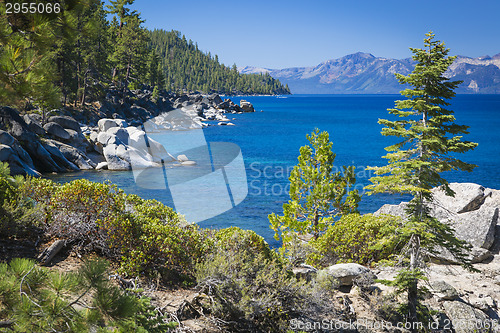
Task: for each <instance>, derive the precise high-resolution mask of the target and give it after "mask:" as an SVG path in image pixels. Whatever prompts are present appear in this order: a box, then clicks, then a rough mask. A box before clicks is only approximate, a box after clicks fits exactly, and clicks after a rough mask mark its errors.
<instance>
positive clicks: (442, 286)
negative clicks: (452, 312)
mask: <svg viewBox="0 0 500 333" xmlns="http://www.w3.org/2000/svg"><path fill="white" fill-rule="evenodd" d="M430 285H431V288H432V291H433V293H434V294H435V295H436V296H438V297H439V299H440V300H446V301H453V300H455V299H457V298H458V297H459V295H458V292H457V290H456V289H455V288H454V287H453V286H452V285H450V284H448V283H447V282H445V281H442V280H438V281H432V282H431V283H430Z"/></svg>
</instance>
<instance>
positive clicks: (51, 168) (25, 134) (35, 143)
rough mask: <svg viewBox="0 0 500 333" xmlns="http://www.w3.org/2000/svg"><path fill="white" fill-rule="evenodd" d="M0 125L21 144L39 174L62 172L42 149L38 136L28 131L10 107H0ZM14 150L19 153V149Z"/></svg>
mask: <svg viewBox="0 0 500 333" xmlns="http://www.w3.org/2000/svg"><path fill="white" fill-rule="evenodd" d="M0 124H2V125H3V126H4V127H5V128H8V129H9V130H8V132H9V134H11V135H12V136H13V137H14V138H16V139H17V140H18V141H19V142H22V148H23V150H24V151H25V152H26V153H27V154H29V156H30V159H32V161H33V164H34V167H35V168H36V170H37V171H41V172H63V171H66V170H65V168H63V167H61V166H59V165H58V164H57V163H56V162H55V161H54V160H53V159H52V157H51V155H50V154H49V152H47V150H46V149H45V148H44V147H43V145H42V144H41V142H40V140H39V138H38V136H37V135H36V134H35V133H33V132H32V131H30V130H29V128H28V125H27V124H26V122H25V121H24V119H23V118H22V117H21V116H20V115H19V113H18V112H17V111H16V110H14V109H12V108H10V107H0ZM14 149H15V150H16V151H17V152H18V154H19V152H20V150H19V149H16V147H15V146H14ZM21 153H22V152H21Z"/></svg>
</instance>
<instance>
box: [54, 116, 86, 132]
mask: <svg viewBox="0 0 500 333" xmlns="http://www.w3.org/2000/svg"><path fill="white" fill-rule="evenodd" d="M49 122H54V123H57V124H59V125H61V126H62V127H63V128H64V129H68V128H69V129H71V130H73V131H76V132H79V133H81V132H82V131H81V128H80V124H79V123H78V122H77V121H76V120H75V118H73V117H70V116H52V117H50V118H49Z"/></svg>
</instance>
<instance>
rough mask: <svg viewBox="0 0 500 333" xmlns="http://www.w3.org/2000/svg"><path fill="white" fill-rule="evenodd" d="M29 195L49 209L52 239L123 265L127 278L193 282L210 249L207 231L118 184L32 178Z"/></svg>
mask: <svg viewBox="0 0 500 333" xmlns="http://www.w3.org/2000/svg"><path fill="white" fill-rule="evenodd" d="M28 182H29V185H28V186H26V187H25V188H24V190H23V191H24V193H25V195H26V196H28V197H29V198H31V199H32V200H34V201H35V202H37V203H38V204H39V205H40V206H42V207H44V210H45V212H46V217H45V221H46V222H45V225H44V229H45V232H46V236H48V237H55V238H60V239H64V240H66V242H67V244H69V245H71V246H73V248H74V249H76V250H77V251H80V252H87V253H88V252H98V253H100V254H103V255H104V256H106V257H107V258H109V259H112V260H114V261H118V262H119V264H120V266H121V272H122V273H125V274H127V275H134V276H135V275H138V274H146V275H151V274H153V273H154V274H157V273H160V274H161V275H162V276H163V278H165V279H170V280H179V279H180V280H181V281H182V280H188V281H189V280H190V279H191V277H192V274H193V269H194V264H195V262H196V261H197V260H199V259H200V258H201V257H203V255H204V253H205V252H207V250H208V248H209V243H208V240H207V237H206V235H205V233H204V232H202V231H201V230H200V228H199V227H198V226H197V225H195V224H188V223H187V222H186V221H185V220H184V219H183V218H181V217H180V216H179V215H178V214H177V213H176V212H175V211H174V210H173V209H172V208H170V207H167V206H165V205H163V204H162V203H160V202H158V201H156V200H144V199H141V198H140V197H138V196H136V195H126V194H125V193H124V192H123V191H121V190H119V189H118V188H117V187H116V186H115V185H112V184H107V183H104V184H101V183H93V182H91V181H88V180H85V179H78V180H75V181H72V182H70V183H66V184H63V185H56V184H55V183H54V182H52V181H49V180H39V179H36V180H35V179H30V180H29V181H28Z"/></svg>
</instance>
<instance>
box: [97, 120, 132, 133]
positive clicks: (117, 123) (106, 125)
mask: <svg viewBox="0 0 500 333" xmlns="http://www.w3.org/2000/svg"><path fill="white" fill-rule="evenodd" d="M97 126H98V127H99V132H106V131H107V130H108V129H110V128H112V127H123V128H124V127H127V122H126V121H125V120H123V119H108V118H104V119H100V120H99V121H98V122H97Z"/></svg>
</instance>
